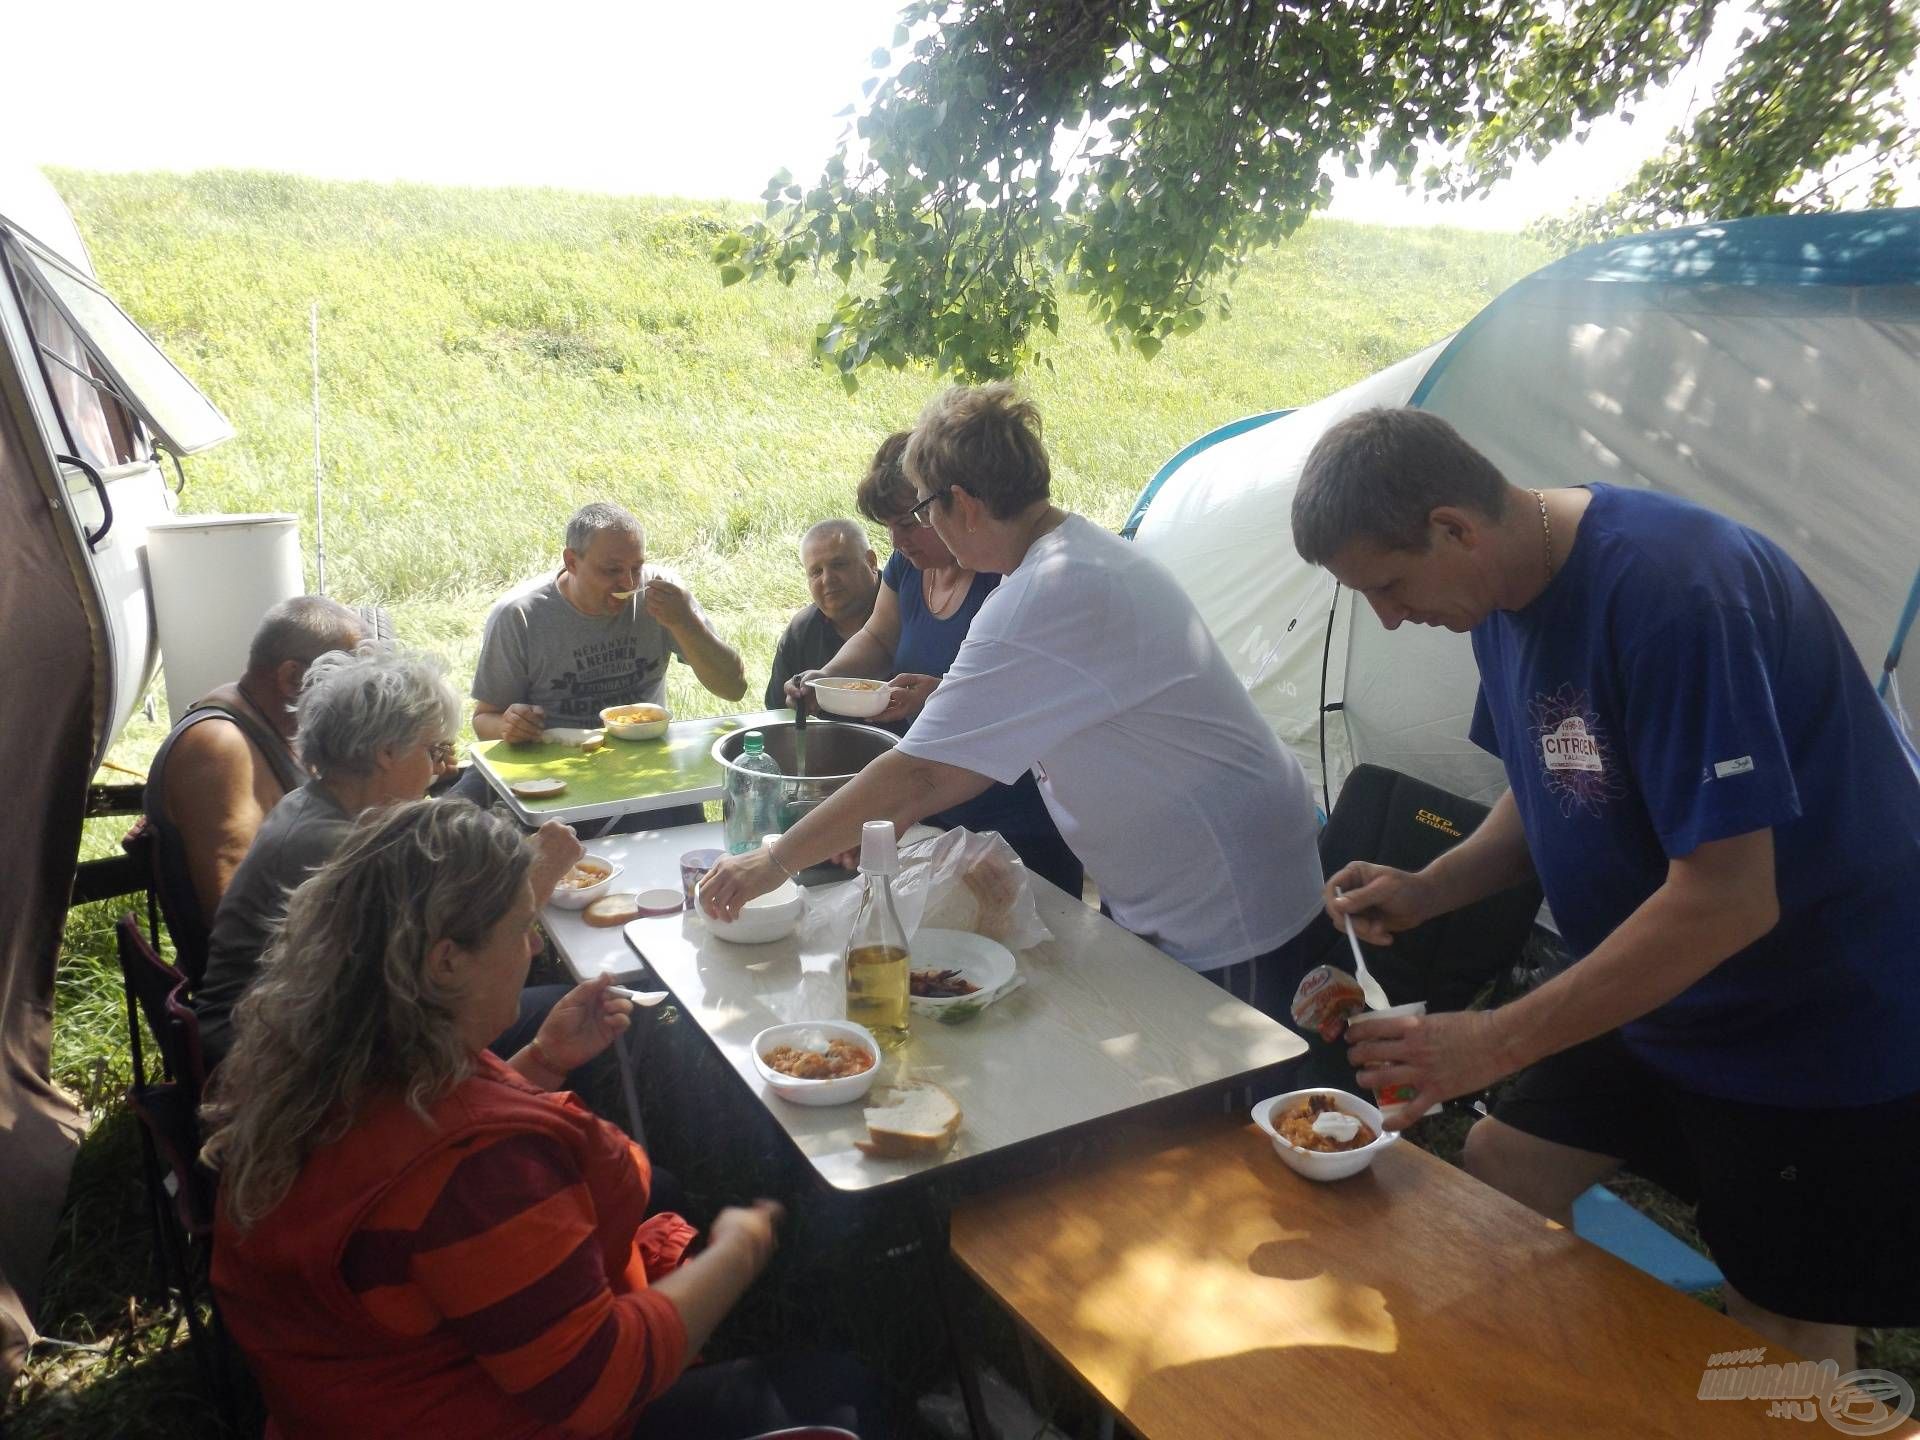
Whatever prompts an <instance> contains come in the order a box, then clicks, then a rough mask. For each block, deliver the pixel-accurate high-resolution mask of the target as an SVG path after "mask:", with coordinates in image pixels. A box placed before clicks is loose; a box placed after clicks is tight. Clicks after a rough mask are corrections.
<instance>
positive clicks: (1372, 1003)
mask: <svg viewBox="0 0 1920 1440" xmlns="http://www.w3.org/2000/svg"><path fill="white" fill-rule="evenodd" d="M1333 898H1334V899H1336V900H1344V899H1346V898H1347V897H1346V895H1345V893H1344V892H1343V891H1342V890H1341V889H1340V887H1339V886H1338V885H1336V886H1334V887H1333ZM1347 944H1348V946H1349V947H1351V948H1352V950H1353V978H1354V979H1356V980H1358V981H1359V982H1360V993H1361V994H1362V995H1364V996H1366V997H1367V1008H1368V1009H1370V1010H1385V1009H1386V1008H1387V1007H1388V1004H1389V1001H1388V1000H1387V992H1386V991H1384V990H1382V989H1381V988H1380V982H1379V981H1378V980H1376V979H1374V978H1373V976H1371V975H1369V974H1368V973H1367V957H1366V955H1365V953H1364V952H1362V950H1361V949H1360V937H1359V936H1358V935H1356V934H1354V933H1353V917H1352V916H1351V915H1349V916H1347Z"/></svg>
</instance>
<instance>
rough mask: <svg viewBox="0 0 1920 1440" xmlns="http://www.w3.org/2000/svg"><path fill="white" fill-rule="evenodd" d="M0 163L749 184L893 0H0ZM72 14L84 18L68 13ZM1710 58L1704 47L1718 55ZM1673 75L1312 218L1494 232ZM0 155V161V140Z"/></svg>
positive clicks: (628, 187) (1520, 214)
mask: <svg viewBox="0 0 1920 1440" xmlns="http://www.w3.org/2000/svg"><path fill="white" fill-rule="evenodd" d="M13 8H14V12H15V13H13V14H12V15H11V16H10V17H9V19H8V21H7V24H6V32H7V37H8V41H9V44H8V49H9V51H10V52H11V53H13V54H14V55H39V56H42V57H45V63H43V64H37V65H25V66H20V65H15V66H12V67H10V69H9V73H8V76H7V81H6V85H5V86H4V87H0V107H4V109H0V122H4V124H3V128H0V159H3V158H13V159H16V160H24V161H27V162H28V163H32V164H51V165H66V166H73V167H77V168H83V169H96V170H181V171H184V170H194V169H202V168H207V167H213V166H245V167H255V168H261V169H270V170H288V171H294V172H297V173H300V174H307V175H319V176H327V177H334V178H343V179H367V180H392V179H409V180H424V181H435V182H443V183H450V184H476V185H506V184H537V185H554V186H560V187H564V188H570V189H585V190H598V191H608V192H613V193H621V194H650V195H684V196H694V197H701V198H708V197H713V198H720V197H730V198H753V197H755V196H757V195H758V194H759V192H760V191H761V189H762V188H763V187H764V186H765V184H766V181H767V177H768V176H769V175H771V174H773V172H774V171H776V170H778V169H780V168H781V167H783V166H785V167H786V168H788V169H790V170H792V171H793V173H794V174H795V175H796V176H797V177H799V178H801V179H803V180H804V179H810V178H811V177H812V176H813V175H815V174H817V173H818V170H819V166H820V164H821V162H822V161H824V160H825V159H826V157H827V155H828V154H829V153H830V152H831V151H832V149H833V148H834V145H835V143H836V140H837V137H838V135H839V134H840V131H841V129H842V128H843V127H844V125H845V124H846V123H847V122H846V121H845V120H837V119H834V118H833V117H834V115H835V114H836V112H838V111H840V110H841V109H843V108H844V107H845V106H846V105H848V104H849V103H852V102H854V101H856V100H858V99H859V98H860V82H861V81H862V80H864V79H866V78H867V77H868V76H869V75H871V74H872V73H873V71H872V69H871V59H870V56H871V54H872V52H873V51H874V49H875V48H877V47H885V46H887V45H888V44H889V42H890V41H891V39H892V34H893V25H894V16H895V14H896V12H897V10H898V8H899V7H898V3H897V0H728V3H726V4H699V3H693V4H687V3H673V0H550V3H548V4H545V5H541V4H532V3H527V0H516V3H513V4H511V5H506V4H500V3H497V0H472V3H466V4H458V5H456V4H448V3H443V0H431V3H429V0H382V3H369V0H330V3H328V4H326V5H314V6H292V5H281V4H275V3H271V0H268V3H262V0H244V3H237V0H173V3H171V4H169V5H166V6H155V5H153V4H152V3H151V0H139V3H135V0H96V3H89V4H88V5H86V6H85V7H84V8H83V9H82V10H79V11H73V10H68V9H67V8H66V7H65V6H60V5H52V4H29V5H25V6H16V7H13ZM76 14H78V15H81V16H83V17H84V18H83V19H81V20H80V21H78V23H76V21H75V19H74V17H75V16H76ZM1721 63H1724V61H1722V62H1721ZM1690 89H1691V86H1690V84H1687V83H1683V84H1681V85H1679V86H1676V87H1675V91H1676V93H1674V94H1672V95H1669V96H1668V97H1666V98H1665V100H1663V101H1661V102H1659V103H1649V104H1646V105H1643V106H1641V107H1640V109H1639V112H1638V115H1637V118H1636V122H1635V123H1634V124H1633V125H1631V126H1627V125H1618V124H1616V125H1612V126H1608V127H1604V129H1603V131H1602V132H1601V133H1598V134H1596V137H1595V138H1594V139H1593V140H1591V141H1589V143H1588V144H1587V145H1586V146H1585V147H1568V149H1567V152H1566V153H1564V154H1561V155H1556V156H1555V157H1553V158H1552V159H1551V160H1550V161H1549V162H1548V163H1547V164H1546V165H1544V166H1542V167H1540V168H1539V169H1538V170H1537V171H1535V172H1533V173H1531V174H1529V175H1527V176H1525V177H1523V178H1521V179H1518V180H1516V181H1512V182H1509V183H1508V184H1506V185H1505V186H1503V187H1502V188H1501V189H1500V190H1499V191H1497V192H1496V193H1495V194H1494V195H1493V196H1491V197H1490V198H1488V199H1486V200H1483V201H1480V202H1477V203H1474V204H1471V205H1455V206H1436V205H1429V204H1425V203H1423V202H1421V201H1419V200H1417V199H1415V198H1411V197H1410V196H1408V195H1406V194H1405V193H1403V192H1401V191H1399V190H1398V189H1397V188H1396V187H1395V186H1393V185H1392V184H1391V183H1390V181H1387V180H1377V179H1371V178H1363V179H1361V180H1359V181H1348V180H1346V179H1344V177H1342V178H1340V180H1339V188H1338V190H1337V191H1336V198H1335V203H1334V206H1333V211H1332V213H1333V214H1335V215H1340V216H1345V217H1347V218H1351V219H1357V220H1370V221H1379V222H1383V223H1390V224H1434V223H1447V224H1455V225H1469V226H1474V227H1477V228H1485V229H1518V228H1519V227H1520V226H1522V225H1524V224H1525V223H1526V222H1527V221H1528V220H1530V219H1532V218H1534V217H1535V216H1536V215H1540V214H1543V213H1553V212H1556V211H1559V210H1563V209H1565V208H1567V207H1568V206H1569V205H1571V204H1572V203H1574V201H1575V200H1577V199H1579V198H1583V197H1584V198H1598V197H1599V196H1600V195H1603V194H1605V193H1606V192H1607V191H1609V190H1610V189H1612V188H1614V187H1616V186H1617V185H1618V184H1619V183H1620V182H1621V181H1622V180H1623V179H1625V178H1626V176H1627V175H1629V174H1630V173H1631V172H1632V170H1633V168H1634V167H1635V166H1636V165H1637V164H1638V163H1639V161H1640V160H1641V159H1642V158H1644V156H1645V155H1647V154H1649V153H1651V151H1652V150H1654V149H1656V148H1657V147H1658V142H1659V140H1660V139H1661V137H1662V136H1664V134H1665V133H1666V131H1667V130H1668V129H1669V128H1670V126H1671V125H1672V124H1673V123H1674V121H1675V120H1676V119H1677V118H1678V117H1679V115H1680V114H1681V113H1682V112H1683V110H1684V108H1685V105H1686V103H1687V99H1688V95H1689V92H1690ZM10 149H11V150H13V151H14V154H13V155H12V156H11V157H8V156H6V155H5V153H4V152H6V151H7V150H10Z"/></svg>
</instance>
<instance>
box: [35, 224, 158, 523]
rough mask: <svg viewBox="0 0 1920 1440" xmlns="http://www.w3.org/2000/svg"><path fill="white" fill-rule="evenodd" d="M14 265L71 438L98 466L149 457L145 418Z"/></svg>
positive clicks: (50, 387)
mask: <svg viewBox="0 0 1920 1440" xmlns="http://www.w3.org/2000/svg"><path fill="white" fill-rule="evenodd" d="M7 258H8V259H9V260H11V259H12V256H11V254H9V255H8V257H7ZM11 269H12V273H13V278H14V281H15V284H16V286H17V292H18V294H19V296H20V299H21V302H22V304H23V306H24V309H25V312H26V320H27V329H28V331H29V333H31V335H32V336H33V344H34V348H35V349H36V350H38V351H39V352H40V357H41V370H42V372H43V373H44V374H45V375H46V377H47V388H48V390H49V391H50V392H51V393H52V395H53V403H54V405H55V407H56V408H57V409H58V410H59V412H60V425H61V428H62V429H63V430H64V431H65V433H66V443H67V444H68V445H69V446H71V447H72V449H73V451H74V453H75V454H77V455H78V456H79V457H80V458H81V459H82V460H85V461H86V462H87V463H88V464H89V465H92V466H93V467H94V468H95V469H96V470H106V471H111V470H114V469H116V468H118V467H119V466H122V465H131V464H133V463H134V462H135V461H139V460H144V459H146V453H145V451H146V446H145V445H144V443H143V438H144V437H143V434H142V432H141V429H140V422H139V421H138V420H136V419H135V418H134V417H133V415H132V414H131V413H129V412H128V410H127V408H126V407H125V406H124V405H122V404H121V403H120V401H119V398H118V397H117V396H116V395H115V394H114V393H113V389H112V386H111V385H110V384H109V383H108V382H107V380H106V377H105V376H103V375H101V374H100V372H99V370H98V369H97V367H96V366H95V365H94V363H93V357H92V356H90V355H89V354H88V353H87V347H86V346H85V345H83V344H82V343H81V341H80V337H79V336H78V335H76V334H75V333H74V330H73V327H72V326H71V325H69V324H67V321H66V317H65V316H64V315H62V314H61V313H60V311H59V308H58V307H57V306H55V305H54V303H53V300H52V297H50V296H49V295H48V294H47V293H46V291H44V290H42V289H41V288H40V287H39V286H38V285H37V284H35V283H34V281H33V278H32V277H31V276H30V275H28V274H25V273H23V272H22V269H21V267H19V266H17V265H15V266H12V267H11ZM82 488H84V482H83V486H82Z"/></svg>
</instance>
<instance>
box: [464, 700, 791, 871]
mask: <svg viewBox="0 0 1920 1440" xmlns="http://www.w3.org/2000/svg"><path fill="white" fill-rule="evenodd" d="M792 718H793V712H792V711H791V710H760V711H755V712H754V713H752V714H748V715H721V716H714V717H711V718H709V719H705V720H676V721H674V722H673V723H672V724H671V725H669V726H668V727H667V733H666V734H665V735H663V736H661V737H660V738H659V739H658V740H619V739H615V738H614V737H613V736H608V737H607V742H606V744H604V745H602V746H601V747H600V748H599V749H598V750H593V751H582V750H581V749H580V747H579V746H577V745H509V744H508V743H507V742H506V741H504V740H483V741H481V742H480V743H479V744H477V745H475V746H474V747H473V749H472V752H471V753H472V755H473V762H474V764H475V765H477V766H478V767H479V768H480V773H481V774H483V775H485V776H486V777H487V782H488V783H489V784H490V785H492V786H493V788H494V789H495V790H497V791H498V792H499V793H500V795H501V797H502V798H503V799H504V800H505V801H506V802H507V805H508V806H509V808H511V809H512V811H513V813H514V815H515V816H516V817H517V818H518V819H519V821H520V823H521V824H522V825H526V826H529V827H532V826H538V825H540V824H542V823H543V822H545V821H548V820H559V821H562V822H563V823H565V824H568V825H578V824H582V823H584V822H586V821H589V820H604V819H606V818H607V817H608V816H610V815H631V814H634V813H636V812H639V811H646V810H660V809H665V808H666V807H667V806H670V805H688V804H694V803H697V802H699V801H703V800H718V799H719V798H720V797H721V795H722V794H723V793H724V789H725V786H724V785H723V783H722V778H723V777H722V774H721V770H720V765H719V762H717V761H716V760H715V759H714V758H713V753H712V751H713V742H714V741H715V740H717V739H718V738H719V737H720V736H722V735H725V734H728V733H730V732H732V731H734V730H751V729H753V728H754V727H756V726H759V725H765V724H771V723H773V722H774V721H777V720H791V719H792ZM547 779H560V780H565V781H566V782H567V788H566V789H565V790H564V791H562V792H561V793H560V794H558V795H554V796H551V797H550V798H547V799H544V800H523V799H521V798H520V797H519V796H518V795H515V794H514V793H513V791H512V790H511V789H510V788H509V787H510V786H511V785H512V784H513V783H514V782H515V781H517V780H547ZM673 883H674V884H676V885H678V884H679V883H680V882H679V879H678V877H677V875H676V877H675V879H674V882H673Z"/></svg>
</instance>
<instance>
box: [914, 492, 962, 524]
mask: <svg viewBox="0 0 1920 1440" xmlns="http://www.w3.org/2000/svg"><path fill="white" fill-rule="evenodd" d="M952 489H953V487H952V486H951V485H945V486H942V487H941V488H940V489H938V490H936V491H934V492H933V494H931V495H929V496H927V498H926V499H924V500H922V501H921V502H920V503H919V504H918V505H916V506H914V507H913V508H912V509H911V510H909V511H907V513H906V516H905V518H906V519H909V520H911V521H912V522H913V523H914V524H915V525H931V524H932V523H933V517H932V515H931V514H929V513H928V512H930V511H931V510H932V509H933V502H934V501H936V500H938V499H939V498H940V497H941V496H942V495H945V494H947V493H948V492H949V491H951V490H952Z"/></svg>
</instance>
